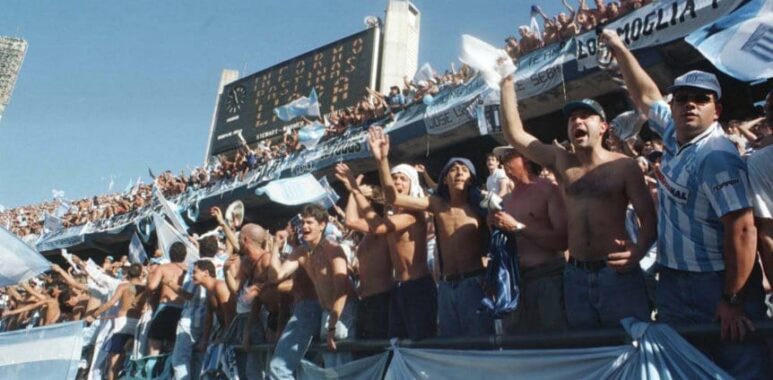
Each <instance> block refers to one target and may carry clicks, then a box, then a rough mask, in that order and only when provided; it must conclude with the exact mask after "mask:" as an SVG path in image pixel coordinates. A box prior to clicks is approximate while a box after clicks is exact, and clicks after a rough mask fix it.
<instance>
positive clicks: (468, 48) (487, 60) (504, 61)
mask: <svg viewBox="0 0 773 380" xmlns="http://www.w3.org/2000/svg"><path fill="white" fill-rule="evenodd" d="M459 60H460V61H462V63H464V64H466V65H467V66H470V67H471V68H473V69H475V70H478V71H480V72H481V74H483V79H484V80H485V81H486V84H487V85H488V86H489V87H491V88H495V89H498V88H499V82H501V81H502V78H504V77H506V76H507V75H510V74H512V73H514V72H515V65H514V64H513V61H512V59H511V58H510V56H508V55H507V52H506V51H504V49H498V48H495V47H493V46H491V45H489V44H487V43H485V42H483V41H481V40H479V39H477V38H475V37H473V36H470V35H467V34H463V35H462V54H461V56H460V57H459Z"/></svg>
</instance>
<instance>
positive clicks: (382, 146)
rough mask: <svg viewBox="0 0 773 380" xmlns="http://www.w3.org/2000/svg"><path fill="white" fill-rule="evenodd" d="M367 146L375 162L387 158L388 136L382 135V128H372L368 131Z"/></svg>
mask: <svg viewBox="0 0 773 380" xmlns="http://www.w3.org/2000/svg"><path fill="white" fill-rule="evenodd" d="M368 145H369V146H370V152H371V153H372V154H373V158H375V159H376V161H381V160H385V159H386V158H387V157H388V156H389V135H387V134H386V133H384V129H383V128H381V127H379V126H374V127H371V128H370V129H369V130H368Z"/></svg>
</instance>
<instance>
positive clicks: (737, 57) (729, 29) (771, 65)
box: [685, 0, 773, 82]
mask: <svg viewBox="0 0 773 380" xmlns="http://www.w3.org/2000/svg"><path fill="white" fill-rule="evenodd" d="M685 41H687V42H689V43H690V44H691V45H693V46H695V48H696V49H698V51H700V52H701V54H703V56H704V57H706V59H708V60H709V61H710V62H711V63H712V64H714V66H716V67H717V68H718V69H720V70H722V71H723V72H725V73H726V74H728V75H730V76H732V77H734V78H736V79H738V80H742V81H747V82H751V81H756V80H763V79H767V78H771V77H773V2H771V1H763V0H752V1H751V2H749V3H748V4H746V5H744V6H743V7H741V8H738V9H737V10H735V12H733V13H730V14H729V15H727V16H725V17H722V18H721V19H719V20H717V21H716V22H714V23H712V24H709V25H707V26H705V27H703V28H700V29H698V30H696V31H695V32H692V33H690V34H689V35H688V36H687V37H685Z"/></svg>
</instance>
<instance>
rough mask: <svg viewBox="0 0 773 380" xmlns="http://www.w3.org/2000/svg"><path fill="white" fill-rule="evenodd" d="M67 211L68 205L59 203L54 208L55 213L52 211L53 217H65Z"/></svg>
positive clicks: (68, 209)
mask: <svg viewBox="0 0 773 380" xmlns="http://www.w3.org/2000/svg"><path fill="white" fill-rule="evenodd" d="M68 211H70V204H69V203H67V202H64V201H60V202H59V206H58V207H57V208H56V211H54V216H55V217H57V218H61V217H63V216H65V215H67V212H68Z"/></svg>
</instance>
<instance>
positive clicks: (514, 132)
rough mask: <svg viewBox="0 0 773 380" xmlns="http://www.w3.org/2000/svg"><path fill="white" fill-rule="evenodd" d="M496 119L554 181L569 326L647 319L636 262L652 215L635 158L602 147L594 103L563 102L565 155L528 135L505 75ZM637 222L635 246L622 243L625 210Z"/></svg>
mask: <svg viewBox="0 0 773 380" xmlns="http://www.w3.org/2000/svg"><path fill="white" fill-rule="evenodd" d="M501 97H502V99H501V104H502V106H501V113H502V120H503V125H504V134H505V138H506V139H507V141H508V142H509V143H510V144H512V146H513V147H514V148H515V149H516V150H518V151H519V152H521V153H522V154H523V155H524V156H525V157H526V158H528V159H529V160H531V161H533V162H536V163H538V164H540V165H542V166H544V167H546V168H548V169H549V170H551V171H552V172H554V173H555V175H556V180H557V181H558V185H559V188H560V189H561V191H562V193H563V196H564V204H565V205H566V211H567V220H568V246H569V260H568V265H567V266H566V269H565V272H564V298H565V303H566V313H567V318H568V322H569V327H571V328H594V327H601V326H608V327H617V326H619V323H620V320H621V319H622V318H625V317H636V318H638V319H640V320H644V321H646V320H649V319H650V309H649V301H648V298H647V294H646V290H645V283H644V277H643V275H642V271H641V268H640V267H639V260H641V258H642V257H643V256H644V254H645V253H646V252H647V250H648V249H649V248H650V246H651V245H652V243H653V242H654V241H655V236H656V232H657V230H656V228H657V226H656V216H655V208H654V205H653V202H652V198H651V197H650V195H649V191H648V190H647V186H646V185H645V183H644V176H643V175H642V172H641V170H640V169H639V166H638V164H637V163H636V161H635V160H633V159H630V158H627V157H626V156H624V155H622V154H618V153H613V152H610V151H608V150H606V149H604V147H602V145H601V142H602V140H603V137H604V133H605V132H606V131H607V130H608V128H609V126H608V124H607V121H606V116H605V114H604V110H603V109H602V108H601V105H599V104H598V103H597V102H595V101H593V100H591V99H584V100H581V101H575V102H570V103H567V104H566V105H565V106H564V110H563V111H564V114H565V115H566V116H567V118H568V120H567V134H568V135H569V140H570V141H571V143H572V145H573V146H574V152H569V151H566V150H564V149H561V148H559V147H556V146H554V145H551V144H544V143H542V142H540V141H539V140H537V138H535V137H534V136H532V135H531V134H529V133H527V132H526V131H525V130H524V128H523V124H522V122H521V118H520V116H519V114H518V105H517V101H516V96H515V88H514V85H513V78H512V76H508V77H506V78H505V79H504V80H503V81H502V84H501ZM629 203H630V204H632V205H633V208H634V210H635V212H636V214H637V216H638V218H639V221H640V223H641V233H640V236H639V240H638V242H637V244H636V245H635V246H634V245H633V244H631V243H630V241H628V235H627V233H626V230H625V216H626V208H627V206H628V204H629Z"/></svg>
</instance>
